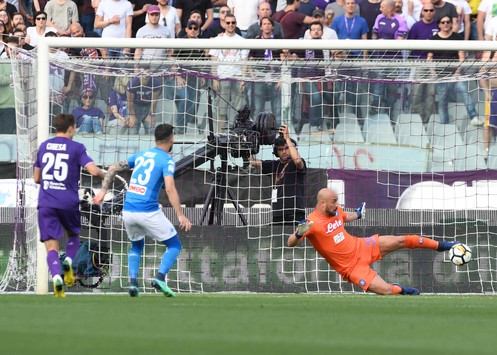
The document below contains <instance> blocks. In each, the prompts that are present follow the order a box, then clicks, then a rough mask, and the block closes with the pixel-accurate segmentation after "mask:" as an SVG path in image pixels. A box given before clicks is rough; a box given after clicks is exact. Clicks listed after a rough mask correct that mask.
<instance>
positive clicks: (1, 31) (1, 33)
mask: <svg viewBox="0 0 497 355" xmlns="http://www.w3.org/2000/svg"><path fill="white" fill-rule="evenodd" d="M8 36H9V32H8V31H7V26H5V23H4V22H3V21H2V20H0V42H5V40H6V39H7V37H8Z"/></svg>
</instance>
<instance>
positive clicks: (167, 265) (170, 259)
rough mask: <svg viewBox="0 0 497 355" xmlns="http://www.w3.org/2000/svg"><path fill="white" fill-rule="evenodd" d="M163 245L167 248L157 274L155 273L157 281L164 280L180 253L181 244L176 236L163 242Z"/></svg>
mask: <svg viewBox="0 0 497 355" xmlns="http://www.w3.org/2000/svg"><path fill="white" fill-rule="evenodd" d="M164 244H165V245H166V246H167V250H166V252H165V253H164V255H163V256H162V261H161V263H160V265H159V272H158V273H157V279H158V280H160V281H164V280H165V275H166V274H167V273H168V271H169V269H171V268H172V267H173V265H174V264H175V263H176V259H178V255H179V253H180V251H181V242H180V241H179V238H178V235H177V234H176V235H175V236H174V237H172V238H171V239H168V240H165V241H164Z"/></svg>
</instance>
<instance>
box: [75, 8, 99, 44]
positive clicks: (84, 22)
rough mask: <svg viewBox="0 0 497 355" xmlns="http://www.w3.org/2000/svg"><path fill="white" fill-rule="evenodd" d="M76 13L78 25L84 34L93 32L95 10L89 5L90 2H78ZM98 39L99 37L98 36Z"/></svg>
mask: <svg viewBox="0 0 497 355" xmlns="http://www.w3.org/2000/svg"><path fill="white" fill-rule="evenodd" d="M77 4H78V13H79V23H80V24H81V27H83V31H84V32H91V31H93V30H94V28H93V26H94V25H95V9H94V8H93V6H92V4H91V0H79V1H77ZM99 37H100V36H99Z"/></svg>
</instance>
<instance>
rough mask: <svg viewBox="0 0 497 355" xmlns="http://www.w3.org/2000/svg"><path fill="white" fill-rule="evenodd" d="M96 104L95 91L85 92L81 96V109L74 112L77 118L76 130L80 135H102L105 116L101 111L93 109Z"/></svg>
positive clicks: (78, 108) (75, 109)
mask: <svg viewBox="0 0 497 355" xmlns="http://www.w3.org/2000/svg"><path fill="white" fill-rule="evenodd" d="M94 104H95V92H94V91H93V90H90V89H89V90H83V93H82V94H81V107H75V108H74V109H73V110H72V114H73V116H74V117H75V118H76V128H77V129H78V133H95V134H102V133H103V130H102V126H103V122H104V119H105V114H104V113H103V112H102V110H101V109H99V108H97V107H93V105H94Z"/></svg>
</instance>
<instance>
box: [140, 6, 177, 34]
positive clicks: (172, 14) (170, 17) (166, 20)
mask: <svg viewBox="0 0 497 355" xmlns="http://www.w3.org/2000/svg"><path fill="white" fill-rule="evenodd" d="M170 3H171V0H157V4H158V6H159V8H160V18H159V22H160V23H161V24H163V25H164V26H166V27H167V29H168V30H169V32H170V33H171V38H176V37H177V36H178V33H179V32H180V31H181V21H180V20H179V16H178V11H176V8H175V7H173V6H171V5H169V4H170ZM148 22H149V19H148V14H147V16H146V18H145V23H148Z"/></svg>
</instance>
